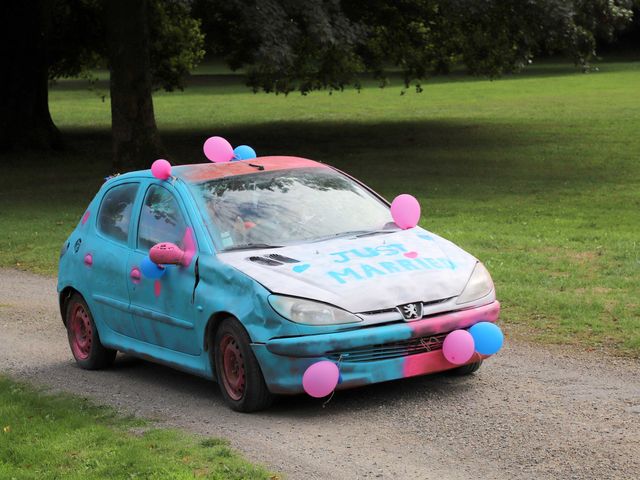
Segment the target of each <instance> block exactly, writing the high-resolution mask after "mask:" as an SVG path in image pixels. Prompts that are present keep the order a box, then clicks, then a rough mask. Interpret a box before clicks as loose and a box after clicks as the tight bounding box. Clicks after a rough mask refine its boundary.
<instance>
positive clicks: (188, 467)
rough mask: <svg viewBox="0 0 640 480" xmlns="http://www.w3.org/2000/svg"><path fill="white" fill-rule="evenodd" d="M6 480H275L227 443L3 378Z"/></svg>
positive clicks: (0, 435)
mask: <svg viewBox="0 0 640 480" xmlns="http://www.w3.org/2000/svg"><path fill="white" fill-rule="evenodd" d="M0 478H3V479H12V478H15V479H28V478H29V479H31V478H33V479H38V480H47V479H58V478H68V479H91V478H100V479H103V478H145V479H166V478H174V479H193V478H208V479H220V480H230V479H251V480H253V479H259V478H264V479H275V478H279V477H278V476H276V475H271V474H269V473H268V472H267V471H266V470H264V469H263V468H261V467H257V466H254V465H251V464H250V463H248V462H247V461H246V460H244V459H243V458H241V457H240V456H239V455H238V454H237V453H235V452H234V451H232V450H231V449H230V448H229V446H228V444H227V442H226V441H224V440H219V439H199V438H196V437H193V436H188V435H186V434H183V433H180V432H178V431H175V430H167V429H157V428H150V427H149V426H148V425H145V423H144V422H143V421H141V420H138V419H134V418H123V417H121V416H118V415H117V414H116V413H114V411H112V410H111V409H107V408H104V407H97V406H94V405H92V404H91V403H89V402H87V401H86V400H83V399H80V398H79V397H74V396H70V395H44V394H42V393H41V392H38V391H36V390H34V389H33V388H31V387H28V386H26V385H22V384H18V383H15V382H13V381H10V380H8V379H7V378H4V377H1V376H0Z"/></svg>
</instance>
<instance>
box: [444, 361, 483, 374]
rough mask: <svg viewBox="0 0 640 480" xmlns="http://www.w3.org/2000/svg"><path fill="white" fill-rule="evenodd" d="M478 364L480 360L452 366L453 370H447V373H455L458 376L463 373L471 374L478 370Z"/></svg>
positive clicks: (480, 363)
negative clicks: (456, 366)
mask: <svg viewBox="0 0 640 480" xmlns="http://www.w3.org/2000/svg"><path fill="white" fill-rule="evenodd" d="M480 365H482V360H480V361H479V362H474V363H469V364H468V365H463V366H461V367H458V368H454V369H453V370H449V373H450V374H451V375H457V376H459V377H462V376H465V375H471V374H473V373H475V372H477V371H478V369H479V368H480Z"/></svg>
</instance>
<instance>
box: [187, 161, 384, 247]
mask: <svg viewBox="0 0 640 480" xmlns="http://www.w3.org/2000/svg"><path fill="white" fill-rule="evenodd" d="M190 188H191V189H192V191H193V193H194V194H195V196H196V198H197V199H198V202H199V203H200V208H201V210H203V213H204V216H205V217H206V218H207V220H208V222H207V223H209V225H208V228H209V231H210V233H211V235H212V237H213V239H214V243H215V244H216V245H217V247H218V248H219V249H222V250H233V249H241V248H247V249H250V248H268V247H277V246H283V245H290V244H295V243H302V242H313V241H318V240H322V239H327V238H332V237H339V236H341V235H350V234H353V235H356V234H363V235H367V234H372V233H373V232H378V231H381V230H383V229H385V228H386V229H390V231H391V230H393V229H395V228H396V227H395V224H393V223H392V220H391V214H390V212H389V208H388V206H387V205H385V204H384V203H383V202H382V201H381V200H380V199H378V198H377V197H376V196H375V195H373V194H372V193H370V192H369V191H368V190H367V189H365V188H363V187H362V186H360V185H359V184H358V183H357V182H355V181H353V180H352V179H350V178H349V177H347V176H346V175H343V174H341V173H339V172H336V171H335V170H332V169H330V168H300V169H291V170H278V171H272V172H259V173H255V174H248V175H239V176H235V177H227V178H219V179H215V180H210V181H207V182H203V183H199V184H191V185H190Z"/></svg>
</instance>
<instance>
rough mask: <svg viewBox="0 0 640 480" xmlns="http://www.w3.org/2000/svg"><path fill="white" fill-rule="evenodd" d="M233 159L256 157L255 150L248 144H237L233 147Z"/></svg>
mask: <svg viewBox="0 0 640 480" xmlns="http://www.w3.org/2000/svg"><path fill="white" fill-rule="evenodd" d="M233 157H234V160H250V159H252V158H256V151H255V150H254V149H253V148H251V147H250V146H249V145H239V146H237V147H236V148H234V149H233Z"/></svg>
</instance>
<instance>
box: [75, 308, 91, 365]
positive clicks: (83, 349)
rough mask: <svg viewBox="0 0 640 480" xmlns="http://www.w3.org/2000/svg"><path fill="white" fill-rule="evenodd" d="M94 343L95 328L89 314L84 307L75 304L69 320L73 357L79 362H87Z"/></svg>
mask: <svg viewBox="0 0 640 480" xmlns="http://www.w3.org/2000/svg"><path fill="white" fill-rule="evenodd" d="M92 341H93V327H92V326H91V318H89V312H88V311H87V310H86V309H85V308H84V305H82V304H80V303H75V304H74V305H73V307H72V308H71V318H69V343H70V344H71V351H72V352H73V356H74V357H76V358H77V359H78V360H87V359H88V358H89V356H90V355H91V343H92Z"/></svg>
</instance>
